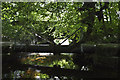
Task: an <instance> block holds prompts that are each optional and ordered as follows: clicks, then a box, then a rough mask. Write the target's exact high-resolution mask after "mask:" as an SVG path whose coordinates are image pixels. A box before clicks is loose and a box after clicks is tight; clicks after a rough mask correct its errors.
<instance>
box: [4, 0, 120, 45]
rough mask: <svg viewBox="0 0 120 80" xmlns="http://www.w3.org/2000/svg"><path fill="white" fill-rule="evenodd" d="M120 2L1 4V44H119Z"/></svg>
mask: <svg viewBox="0 0 120 80" xmlns="http://www.w3.org/2000/svg"><path fill="white" fill-rule="evenodd" d="M119 4H120V2H114V3H113V2H74V3H73V2H54V3H53V2H2V28H3V29H2V38H3V41H14V42H20V43H26V42H27V44H30V43H37V44H39V43H41V42H48V43H51V44H55V42H54V40H55V39H66V38H68V40H69V41H70V43H73V44H76V43H78V44H79V43H83V42H84V43H85V42H89V43H91V42H92V43H118V42H120V41H119V34H120V28H119V27H120V26H119V24H120V18H119V17H120V16H119V15H118V14H117V12H118V11H120V5H119Z"/></svg>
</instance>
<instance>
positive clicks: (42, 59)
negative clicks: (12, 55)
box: [3, 53, 89, 80]
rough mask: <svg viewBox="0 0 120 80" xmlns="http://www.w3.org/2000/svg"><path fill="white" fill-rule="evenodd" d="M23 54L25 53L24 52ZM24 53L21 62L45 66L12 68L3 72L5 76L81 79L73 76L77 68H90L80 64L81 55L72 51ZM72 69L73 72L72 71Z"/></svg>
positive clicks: (59, 79)
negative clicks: (55, 53)
mask: <svg viewBox="0 0 120 80" xmlns="http://www.w3.org/2000/svg"><path fill="white" fill-rule="evenodd" d="M22 54H23V55H24V53H22ZM23 55H20V56H19V60H20V63H22V64H30V65H39V66H43V68H42V67H41V68H40V70H37V69H35V68H31V67H29V68H27V69H25V70H15V71H12V70H11V71H10V73H5V74H3V78H14V79H16V78H33V80H41V79H44V80H46V79H49V80H80V79H81V78H80V79H76V77H74V76H73V75H76V73H77V72H76V71H75V70H83V71H87V70H89V68H88V67H86V65H80V61H79V59H80V60H81V58H80V56H78V55H77V56H75V55H73V54H72V53H61V55H53V53H29V54H27V55H24V56H23ZM77 59H78V60H77ZM81 63H82V62H81ZM17 67H19V66H17ZM56 70H58V71H56ZM61 71H62V72H61ZM71 71H72V72H73V73H71ZM62 73H63V74H64V75H63V74H62ZM61 74H62V75H61Z"/></svg>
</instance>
